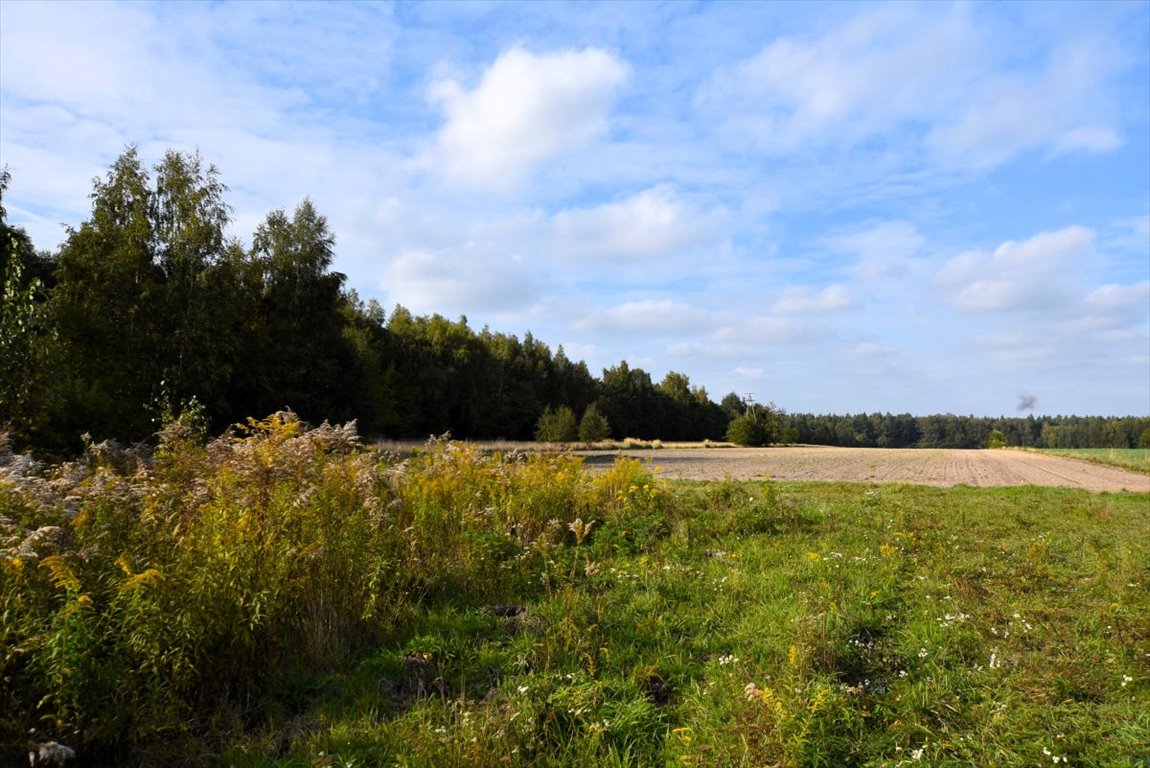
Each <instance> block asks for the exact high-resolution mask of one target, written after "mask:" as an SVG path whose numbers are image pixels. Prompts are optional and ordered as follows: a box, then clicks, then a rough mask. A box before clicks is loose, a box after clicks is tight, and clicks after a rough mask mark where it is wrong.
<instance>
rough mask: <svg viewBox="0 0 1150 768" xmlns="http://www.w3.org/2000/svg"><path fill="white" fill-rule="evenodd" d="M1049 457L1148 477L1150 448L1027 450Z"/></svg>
mask: <svg viewBox="0 0 1150 768" xmlns="http://www.w3.org/2000/svg"><path fill="white" fill-rule="evenodd" d="M1027 450H1032V451H1034V452H1036V453H1045V454H1047V455H1049V456H1065V457H1066V458H1069V459H1081V460H1083V461H1089V462H1090V463H1092V464H1104V465H1107V466H1111V467H1121V468H1122V469H1132V470H1134V471H1135V472H1143V473H1145V474H1148V475H1150V448H1029V449H1027Z"/></svg>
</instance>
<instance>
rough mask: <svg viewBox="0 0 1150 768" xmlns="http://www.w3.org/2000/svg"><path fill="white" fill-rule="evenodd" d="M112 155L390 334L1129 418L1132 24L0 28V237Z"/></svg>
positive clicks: (54, 225)
mask: <svg viewBox="0 0 1150 768" xmlns="http://www.w3.org/2000/svg"><path fill="white" fill-rule="evenodd" d="M128 145H135V146H137V147H138V148H139V151H140V154H141V158H142V159H143V160H144V161H145V162H148V163H154V162H157V161H158V160H160V158H161V157H162V155H163V153H164V152H165V151H166V150H167V149H177V150H181V151H195V150H197V149H198V150H199V151H200V152H201V153H202V155H203V157H204V158H205V159H206V160H207V161H209V162H211V163H213V164H214V165H215V166H216V167H217V168H218V169H219V172H220V178H221V179H222V181H223V182H224V183H225V184H227V185H228V187H229V192H228V195H227V200H228V202H229V203H230V204H231V206H232V207H233V224H232V229H231V234H232V235H234V236H236V237H238V238H240V239H241V240H242V241H244V242H248V243H250V240H251V235H252V233H253V231H254V230H255V228H256V227H257V226H258V225H259V223H260V222H261V221H262V220H263V219H264V218H265V217H266V215H267V214H268V213H269V212H270V211H272V210H275V209H285V210H287V211H288V212H289V213H290V211H291V210H292V209H294V207H295V206H296V205H297V204H298V203H299V202H300V201H301V200H302V199H304V198H305V197H310V198H311V199H312V201H313V202H314V204H315V206H316V208H317V209H318V211H319V212H320V213H321V214H323V215H325V216H326V217H327V219H328V222H329V225H330V227H331V230H332V231H333V233H334V234H335V236H336V239H337V243H336V260H335V265H334V268H335V269H336V270H338V271H340V272H343V273H344V274H346V275H347V286H348V287H350V288H353V289H355V290H356V291H357V292H358V294H359V295H360V297H361V298H362V299H364V300H365V301H366V300H368V299H376V300H378V301H379V302H380V304H381V305H382V306H383V307H384V309H385V310H387V311H389V312H390V310H391V308H392V307H394V306H395V305H397V304H399V305H402V306H404V307H406V308H408V309H409V310H411V311H412V312H415V313H416V314H432V313H438V314H441V315H444V316H446V317H448V318H450V319H453V320H454V319H458V318H459V317H460V316H465V317H466V318H467V321H468V323H469V325H470V326H471V327H472V328H474V329H476V330H480V329H482V328H483V327H484V326H487V327H489V328H490V329H491V330H492V331H497V332H504V333H512V334H516V335H518V336H520V337H522V336H523V335H524V334H525V333H526V332H531V333H532V334H533V335H534V336H535V337H536V338H537V339H540V340H542V341H543V342H545V343H547V344H548V345H549V346H550V347H551V348H552V350H556V349H557V348H558V346H559V345H562V346H563V348H564V350H565V352H566V354H567V355H568V357H570V358H572V359H576V360H584V361H585V362H586V363H587V365H588V367H589V368H590V370H591V372H592V373H593V374H594V375H596V376H598V375H600V374H601V372H602V370H603V369H604V368H608V367H611V366H615V365H617V364H618V363H619V362H620V361H622V360H626V361H627V362H628V364H630V365H631V366H632V367H640V368H642V369H644V370H645V371H647V372H648V373H650V374H651V376H652V379H653V380H654V381H655V382H656V383H657V382H658V381H660V380H661V379H662V377H663V376H664V375H665V374H666V373H667V372H669V371H677V372H681V373H685V374H687V375H688V376H689V377H690V381H691V383H692V385H694V386H702V387H705V388H706V390H707V392H708V394H709V395H710V396H711V398H712V399H713V400H715V401H718V400H719V399H721V398H722V396H723V395H724V394H726V393H728V392H736V393H738V394H739V395H740V396H746V395H751V396H752V397H753V398H754V400H755V401H756V402H764V403H765V402H774V403H775V404H776V405H777V406H778V407H780V408H782V409H784V410H786V411H790V412H811V413H858V412H875V411H880V412H892V413H903V412H909V413H913V414H918V415H925V414H932V413H955V414H972V415H983V416H999V415H1006V416H1012V415H1026V414H1028V413H1034V414H1036V415H1043V414H1050V415H1053V414H1067V415H1068V414H1079V415H1146V414H1150V3H1148V2H1133V3H1119V2H1089V3H1081V4H1077V3H1064V2H1048V3H954V4H950V3H943V2H930V3H923V4H915V3H909V2H899V3H893V4H869V3H863V2H848V3H813V2H812V3H808V2H803V3H797V4H791V3H783V2H777V3H776V2H771V3H755V2H736V3H693V2H686V1H683V2H670V3H645V2H637V1H629V2H625V3H618V4H616V3H607V2H595V3H585V2H579V3H559V2H547V3H526V2H520V3H496V2H480V1H478V0H477V1H474V2H463V3H451V2H435V3H400V4H391V3H376V2H372V3H335V2H324V3H319V2H312V3H302V4H280V3H274V2H257V3H242V2H219V3H198V2H179V3H171V2H166V3H165V2H159V3H148V2H126V3H78V2H51V3H46V4H40V3H35V2H24V1H22V0H20V1H14V0H0V163H2V164H4V165H7V166H8V168H9V170H10V172H11V174H12V181H11V186H10V189H9V191H8V193H7V195H6V198H5V205H6V207H7V208H8V212H9V220H10V223H13V224H17V225H21V226H23V227H25V229H26V230H27V231H28V233H29V234H30V235H31V237H32V239H33V242H34V244H35V245H36V246H37V247H38V248H45V249H55V248H57V247H58V246H59V244H60V243H61V242H62V240H63V239H64V237H65V235H66V233H65V230H64V226H63V225H69V226H78V225H79V224H80V223H81V222H82V221H83V220H84V219H85V218H86V217H87V216H88V214H89V211H90V207H89V206H90V201H89V198H88V195H89V193H90V192H91V190H92V180H93V179H94V178H96V177H99V176H102V175H103V174H104V173H106V171H107V169H108V168H109V166H110V165H111V163H112V162H113V161H114V160H115V159H116V158H117V157H118V156H119V155H120V154H121V153H122V152H123V151H124V149H125V147H127V146H128Z"/></svg>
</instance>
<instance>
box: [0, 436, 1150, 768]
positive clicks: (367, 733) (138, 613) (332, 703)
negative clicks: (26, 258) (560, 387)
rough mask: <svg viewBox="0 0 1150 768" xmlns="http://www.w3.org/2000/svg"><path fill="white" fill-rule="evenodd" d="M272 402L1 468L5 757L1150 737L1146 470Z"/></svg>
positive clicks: (323, 754)
mask: <svg viewBox="0 0 1150 768" xmlns="http://www.w3.org/2000/svg"><path fill="white" fill-rule="evenodd" d="M256 426H257V428H256V430H255V433H254V434H253V436H252V437H250V438H246V439H239V438H229V439H224V440H221V441H216V442H215V443H213V444H212V445H211V446H208V448H206V449H202V448H195V447H192V446H186V445H176V446H166V447H164V448H163V450H161V452H160V455H161V460H160V461H158V462H157V464H156V465H155V466H153V467H152V468H150V470H149V471H148V472H143V473H141V472H138V471H136V470H135V469H134V468H133V466H134V465H131V463H130V462H127V463H124V465H123V467H122V468H121V469H120V470H116V471H113V469H112V468H111V467H110V466H108V461H107V460H104V459H101V460H100V461H97V460H96V458H95V457H93V458H92V459H91V460H90V464H93V465H94V466H89V467H88V468H87V469H85V468H84V467H83V466H79V465H75V466H71V467H62V468H57V469H54V470H51V471H50V472H48V473H47V474H46V475H45V476H44V477H43V478H40V479H38V478H37V477H36V476H33V475H31V474H28V473H27V470H26V468H25V469H24V470H20V471H16V470H11V469H10V470H9V474H8V475H7V478H8V479H3V478H0V515H2V516H3V517H2V519H0V523H2V524H3V526H4V528H3V530H0V533H2V534H3V535H4V537H5V538H4V540H0V547H3V548H4V549H0V566H2V567H3V571H2V572H0V575H2V576H3V580H2V581H0V640H3V645H2V646H0V649H2V650H3V656H0V672H2V673H3V675H4V677H5V679H6V682H5V685H6V686H7V687H5V688H3V689H0V697H2V698H0V705H2V706H0V762H4V761H5V760H7V759H8V758H9V757H11V758H12V760H11V761H16V760H22V759H23V754H24V753H22V752H21V751H20V749H22V746H18V747H12V748H11V749H10V748H9V747H10V746H11V745H17V744H21V745H22V744H23V742H24V740H25V739H26V734H27V733H28V729H29V728H31V727H35V728H37V734H40V738H45V739H46V738H58V739H59V740H61V741H63V742H64V743H69V744H71V745H73V746H76V747H78V748H79V749H80V754H81V757H82V758H83V757H86V758H87V759H88V760H89V761H94V762H107V763H112V762H114V763H117V764H123V765H133V764H135V765H142V766H150V765H188V766H191V765H196V766H200V765H203V766H213V765H226V766H241V767H242V766H251V767H252V768H255V767H257V766H258V767H269V768H270V767H271V766H283V767H287V766H293V767H294V766H299V767H300V768H304V767H311V766H320V767H321V768H323V767H327V766H425V765H432V766H448V767H449V768H450V767H453V766H458V767H459V768H464V767H468V766H475V767H476V768H478V767H480V766H495V765H507V766H543V767H546V766H555V767H556V768H559V767H561V766H571V767H572V768H574V767H575V766H683V765H688V766H691V765H693V766H752V765H753V766H763V765H768V766H897V765H907V766H910V765H914V764H916V763H917V764H923V765H932V766H999V765H1054V764H1056V763H1055V762H1054V758H1060V759H1059V761H1058V763H1057V764H1061V763H1062V760H1061V758H1066V762H1067V764H1068V765H1079V766H1083V765H1093V766H1146V765H1148V764H1150V751H1148V749H1147V745H1148V744H1150V495H1147V494H1129V493H1123V494H1090V493H1086V492H1082V491H1074V490H1066V489H1044V488H1037V487H1025V488H1006V489H980V488H971V487H957V488H950V489H940V488H926V487H914V486H905V485H891V486H870V485H861V484H799V483H793V484H792V483H788V484H780V483H772V482H734V481H726V482H711V483H696V482H688V481H675V482H670V481H659V480H657V479H656V478H655V477H652V476H651V474H650V473H649V472H648V471H647V470H646V469H645V468H644V466H643V465H642V464H640V463H639V462H637V461H635V460H629V459H623V460H620V461H619V462H618V463H617V464H616V466H615V467H614V468H613V469H611V470H608V471H606V472H604V473H597V474H594V475H592V474H591V473H588V472H584V471H582V470H581V469H580V468H579V464H578V462H575V461H574V460H571V459H569V458H565V457H562V456H546V455H537V456H521V455H509V456H505V457H504V456H499V455H488V454H484V453H482V452H479V451H475V450H472V449H469V448H468V447H466V446H459V445H448V444H443V443H436V444H433V445H430V446H428V448H427V450H426V451H425V452H424V453H422V454H418V455H416V456H407V455H405V456H390V455H386V454H380V453H370V452H364V451H361V450H358V449H356V448H355V446H354V441H353V440H351V439H350V437H349V435H348V434H347V433H346V431H342V432H341V431H340V430H339V429H338V428H321V429H319V430H315V431H304V430H301V429H300V428H299V426H298V425H295V424H294V423H293V422H291V421H283V420H280V421H269V422H264V423H261V424H259V425H256ZM3 458H4V457H3V456H0V459H3ZM101 461H102V462H104V463H100V462H101ZM11 466H14V467H15V466H17V465H11ZM21 472H23V473H24V474H21ZM13 478H15V479H13ZM49 523H50V524H51V525H53V526H55V529H54V530H52V531H49V529H48V528H44V527H43V526H45V525H47V524H49ZM37 527H39V531H37V532H36V533H33V534H27V533H26V532H27V531H29V530H33V529H36V528H37ZM21 537H23V540H22V541H21Z"/></svg>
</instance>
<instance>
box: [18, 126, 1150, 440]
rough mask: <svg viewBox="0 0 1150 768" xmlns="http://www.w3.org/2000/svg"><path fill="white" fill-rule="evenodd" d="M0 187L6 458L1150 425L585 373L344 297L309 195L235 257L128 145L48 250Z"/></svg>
mask: <svg viewBox="0 0 1150 768" xmlns="http://www.w3.org/2000/svg"><path fill="white" fill-rule="evenodd" d="M9 181H10V177H9V174H8V172H7V170H6V169H5V170H4V171H3V176H2V178H0V245H2V251H3V253H2V262H0V276H2V279H3V286H2V287H3V304H2V306H0V428H2V429H3V430H5V431H6V432H7V433H8V435H9V437H10V439H11V440H12V441H13V443H14V444H15V446H16V447H17V448H20V449H24V448H31V449H33V450H41V451H44V452H48V453H57V454H59V453H71V452H74V451H76V450H77V449H78V448H79V447H80V446H81V440H82V437H81V436H85V437H84V438H83V439H90V440H96V441H99V440H102V439H105V438H115V439H117V440H120V441H127V442H133V441H139V440H146V439H149V438H150V437H151V436H152V435H153V434H154V433H155V432H156V431H157V430H158V429H160V427H161V426H162V425H164V424H165V423H171V422H173V421H177V420H178V421H182V422H186V423H188V424H193V425H195V426H196V428H197V429H200V430H202V431H203V432H204V433H205V434H216V433H218V432H221V431H223V430H224V429H226V428H227V427H228V426H229V425H231V424H234V423H240V422H243V421H244V420H245V419H246V418H247V417H263V416H266V415H268V414H269V413H272V412H275V411H278V410H283V409H285V408H290V409H291V410H293V411H295V412H296V413H297V414H299V415H300V417H301V418H302V419H304V420H306V421H310V422H313V423H319V422H321V421H325V420H327V421H331V422H343V421H348V420H351V419H356V420H357V421H358V425H359V430H360V432H361V434H363V435H364V436H366V437H368V438H374V437H387V438H425V437H427V436H429V435H439V434H443V433H445V432H450V433H451V434H452V435H453V436H455V437H459V438H469V439H497V438H502V439H509V440H528V439H533V438H540V439H548V440H575V439H577V438H579V437H580V436H582V438H583V439H588V438H591V437H595V438H599V437H614V438H616V439H622V438H626V437H634V438H641V439H648V440H650V439H660V440H666V441H688V440H705V439H709V440H725V439H732V440H734V441H736V442H740V443H744V444H766V443H780V442H781V443H796V442H797V443H814V444H825V445H843V446H884V447H953V448H976V447H984V446H986V445H987V444H988V441H989V440H990V438H991V433H992V431H993V430H998V432H999V433H1000V434H1001V435H1002V436H1003V437H1004V438H1005V442H1006V444H1008V445H1020V446H1039V447H1138V446H1139V445H1142V446H1146V445H1147V444H1150V418H1130V417H1126V418H1121V417H1117V418H1116V417H1092V416H1091V417H1062V416H1059V417H1054V418H1049V417H1038V418H1036V417H1033V416H1029V417H1026V418H982V417H973V416H954V415H942V416H911V415H909V414H901V415H891V414H877V413H876V414H860V415H854V416H851V415H846V416H840V415H812V414H788V413H785V412H784V411H783V410H781V409H779V408H776V407H775V406H773V405H770V406H763V405H751V404H748V403H746V402H744V401H743V400H742V399H741V398H740V397H739V396H738V395H736V394H735V393H729V394H727V395H726V396H725V397H723V398H722V399H721V400H720V402H719V403H715V402H713V401H712V400H711V398H710V396H709V395H708V393H707V391H706V390H705V389H704V388H702V387H697V386H692V385H691V382H690V379H689V378H688V376H687V375H686V374H683V373H678V372H671V373H668V374H667V375H666V376H665V377H664V378H663V379H662V380H661V381H659V382H657V383H656V382H655V381H653V380H652V378H651V376H650V374H648V373H647V372H646V371H643V370H642V369H640V368H633V367H631V366H629V365H628V364H627V362H626V361H622V362H620V363H619V364H618V365H616V366H614V367H611V368H607V369H605V370H604V371H603V372H602V375H601V376H598V377H596V376H594V375H592V374H591V372H590V371H589V370H588V369H587V366H586V364H585V363H583V362H577V361H573V360H571V359H569V358H568V357H567V355H566V354H565V353H564V350H563V348H562V347H561V346H560V347H558V348H557V349H556V350H555V351H554V352H553V351H552V350H551V349H550V348H549V347H548V346H547V345H546V344H545V343H544V342H542V341H540V340H538V339H536V338H534V337H533V336H532V335H531V334H530V333H526V334H525V335H524V336H523V338H519V337H517V336H515V335H511V334H506V333H501V332H494V331H491V330H489V329H488V328H483V329H481V330H476V329H473V328H471V327H470V326H469V325H468V323H467V319H466V318H462V317H461V318H459V319H458V320H454V321H453V320H449V319H446V318H444V317H442V316H440V315H431V316H416V315H413V314H412V313H411V312H409V311H408V310H406V309H404V308H403V307H401V306H397V307H395V308H394V309H392V310H391V311H390V313H388V312H385V311H384V309H383V308H382V307H381V306H380V305H379V304H378V303H377V302H375V301H374V300H373V301H369V302H366V303H365V302H363V301H361V300H360V298H359V297H358V296H357V295H356V294H355V292H354V291H352V290H349V289H348V288H347V287H346V285H345V282H346V278H345V276H344V275H342V274H340V273H338V272H334V271H332V269H331V266H332V262H333V259H334V253H335V237H334V235H333V233H332V232H331V231H330V230H329V228H328V225H327V220H326V219H325V217H324V216H322V215H320V214H319V212H318V211H316V209H315V207H314V206H313V205H312V203H311V202H310V201H309V200H304V201H303V202H301V203H300V204H299V205H298V206H297V207H296V208H295V209H294V211H292V212H291V213H290V214H289V213H287V212H285V211H283V210H276V211H272V212H271V213H269V214H268V215H267V217H266V218H265V219H264V221H263V222H262V223H261V224H260V225H259V226H258V227H257V228H256V230H255V232H254V233H253V236H252V238H251V244H250V245H244V244H242V243H241V242H239V241H237V240H235V239H229V238H227V237H226V236H225V234H224V233H225V230H226V228H227V227H228V225H229V223H230V222H231V208H230V207H229V206H228V205H227V203H226V202H225V200H224V194H225V192H226V191H227V187H226V186H224V184H223V183H222V182H221V181H220V178H219V174H218V172H217V171H216V169H215V168H214V167H213V166H211V165H209V164H206V163H205V162H204V160H203V159H202V158H201V156H200V155H199V154H198V153H195V154H188V153H180V152H176V151H169V152H167V153H166V154H165V156H164V158H163V159H162V160H161V161H160V162H159V163H157V164H156V165H155V166H154V167H153V168H151V169H149V168H147V167H146V166H145V165H144V164H143V163H142V162H141V160H140V158H139V155H138V153H137V151H136V149H135V148H129V149H128V150H126V151H125V152H124V153H123V154H122V155H121V156H120V157H119V158H118V159H117V160H116V162H115V163H114V164H113V165H112V167H111V168H110V169H109V170H108V172H107V174H106V175H105V176H104V177H103V178H101V179H97V180H95V182H94V185H93V190H92V193H91V200H92V209H91V213H90V215H89V217H88V219H87V220H85V221H84V222H83V223H81V224H80V225H79V227H77V228H69V229H68V230H67V237H66V239H65V241H64V243H63V244H62V245H61V247H60V249H59V250H58V251H57V252H54V253H52V252H46V251H37V250H36V249H35V248H34V246H33V243H32V242H31V240H30V238H29V237H28V235H27V233H26V232H25V231H24V230H23V229H22V228H20V227H13V226H10V225H9V224H8V219H7V212H6V210H5V209H4V206H3V193H4V192H5V191H6V190H7V187H8V184H9Z"/></svg>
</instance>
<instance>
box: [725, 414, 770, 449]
mask: <svg viewBox="0 0 1150 768" xmlns="http://www.w3.org/2000/svg"><path fill="white" fill-rule="evenodd" d="M727 442H729V443H734V444H735V445H744V446H754V445H762V444H763V429H762V427H761V426H760V425H759V423H758V422H757V421H756V420H755V419H753V418H752V417H750V416H736V417H735V418H734V419H732V420H731V423H730V424H728V425H727Z"/></svg>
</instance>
